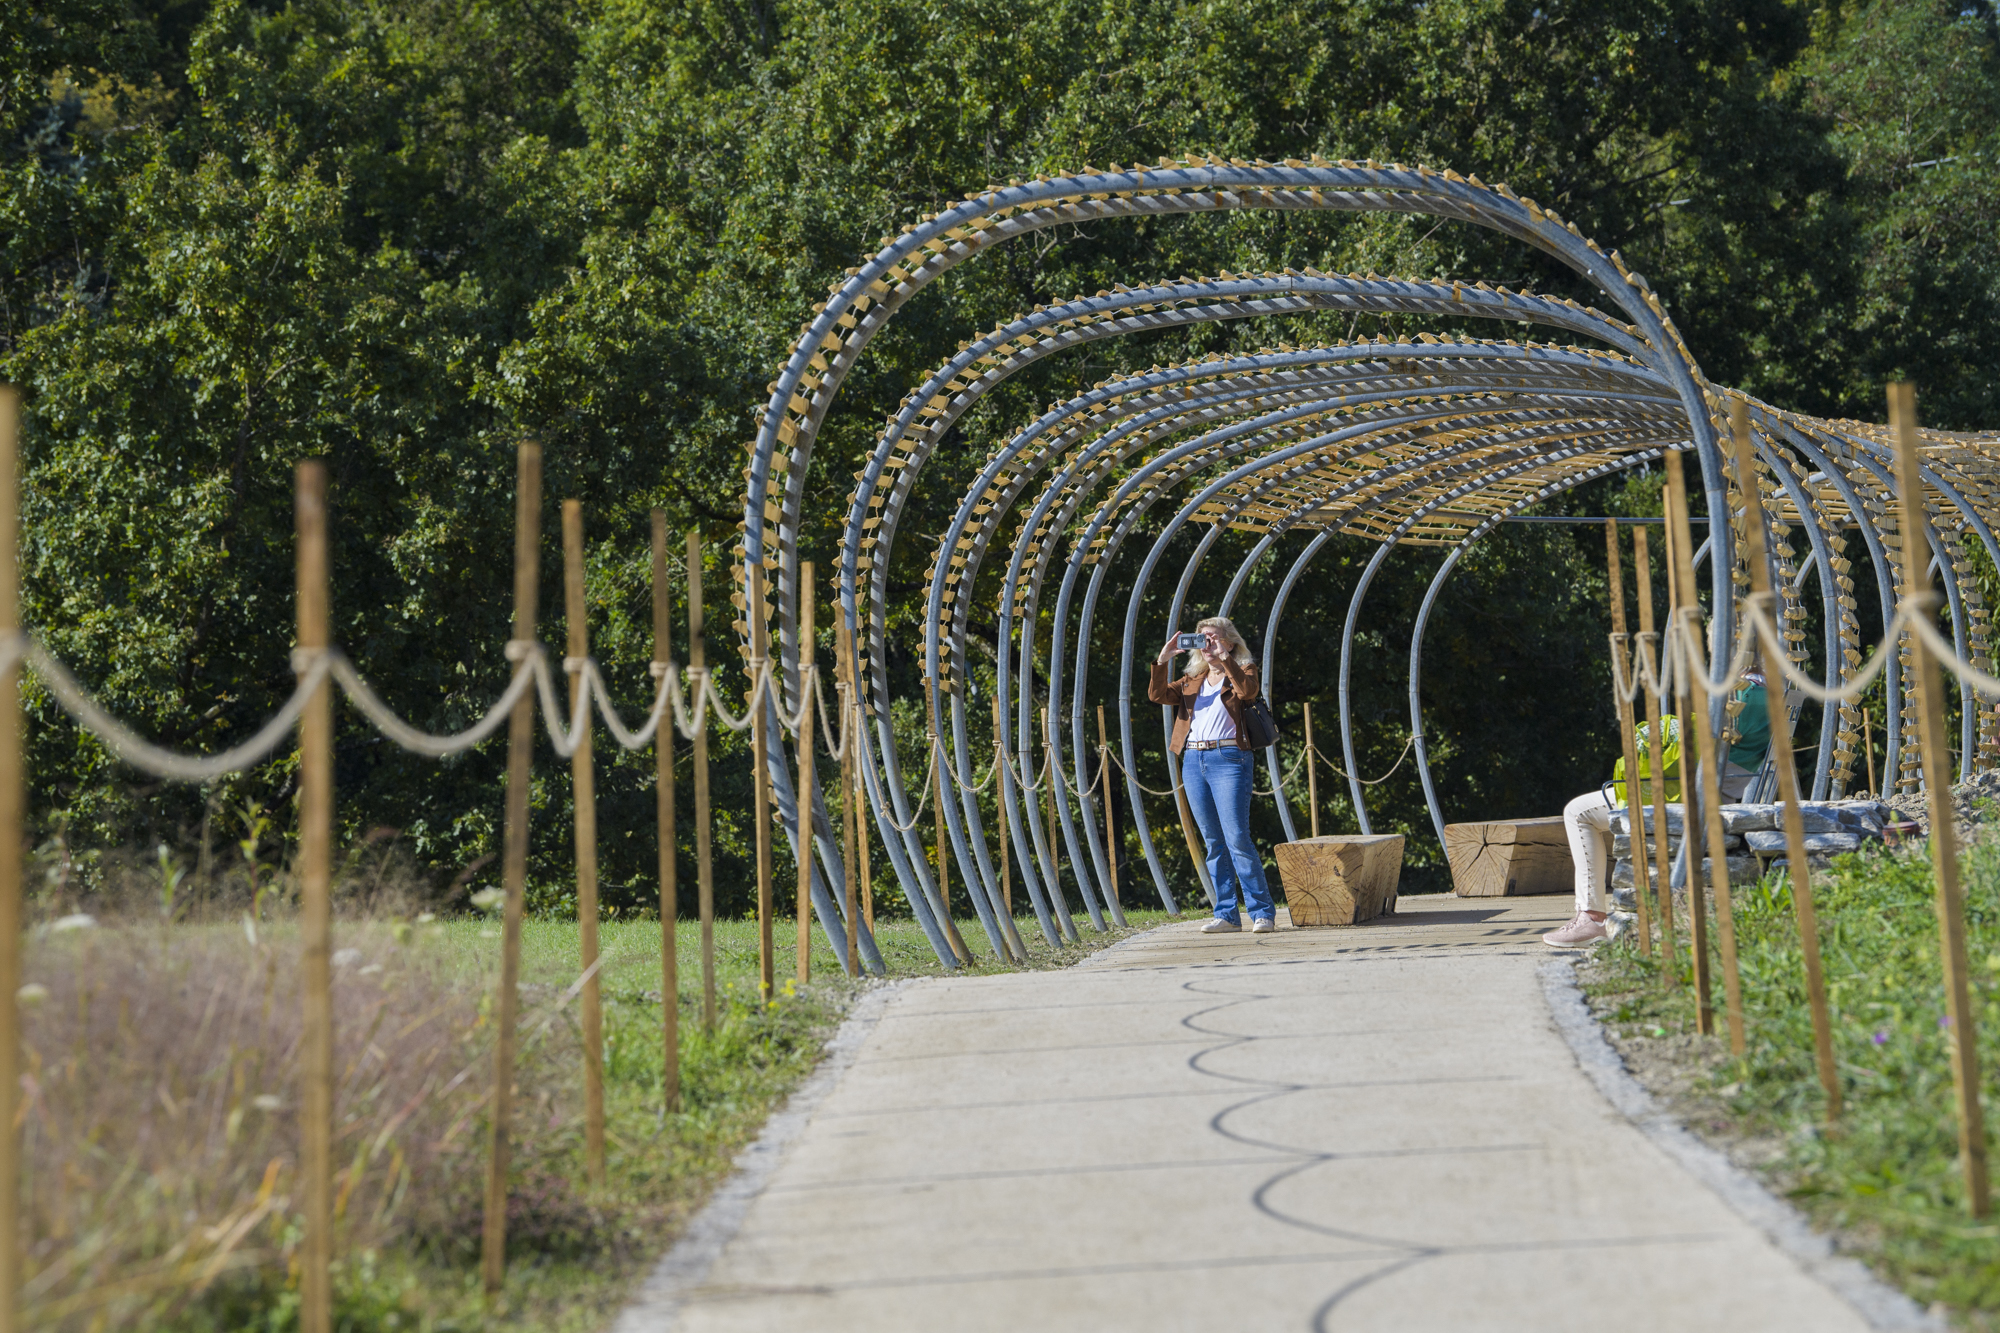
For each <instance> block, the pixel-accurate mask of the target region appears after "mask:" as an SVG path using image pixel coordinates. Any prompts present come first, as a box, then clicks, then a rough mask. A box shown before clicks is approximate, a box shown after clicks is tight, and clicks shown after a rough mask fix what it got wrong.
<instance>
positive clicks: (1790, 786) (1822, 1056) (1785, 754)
mask: <svg viewBox="0 0 2000 1333" xmlns="http://www.w3.org/2000/svg"><path fill="white" fill-rule="evenodd" d="M1729 426H1730V433H1731V434H1732V435H1734V436H1735V437H1736V478H1737V480H1738V481H1739V482H1740V483H1741V484H1742V487H1743V507H1744V511H1745V512H1744V519H1745V522H1744V525H1743V526H1744V538H1743V545H1744V552H1743V556H1744V559H1745V561H1746V562H1747V563H1748V564H1749V566H1750V598H1751V601H1752V603H1753V604H1754V605H1755V606H1756V607H1757V609H1759V610H1760V611H1762V612H1763V613H1764V614H1765V615H1767V616H1770V617H1772V622H1771V623H1772V624H1773V625H1776V624H1777V623H1778V621H1777V619H1776V611H1777V603H1776V599H1775V598H1773V597H1772V595H1771V567H1770V565H1769V563H1768V562H1767V558H1766V556H1765V553H1764V496H1763V491H1762V488H1761V487H1759V486H1758V484H1757V472H1756V466H1757V452H1756V447H1755V446H1754V445H1753V444H1752V443H1751V440H1750V412H1749V407H1748V405H1747V404H1746V403H1745V402H1744V401H1743V400H1742V399H1741V398H1732V399H1730V403H1729ZM1758 637H1759V639H1760V645H1759V646H1760V647H1761V648H1762V650H1763V657H1764V697H1765V698H1766V699H1767V700H1768V699H1772V698H1775V699H1776V703H1775V704H1774V705H1772V706H1771V710H1770V712H1771V766H1772V767H1773V768H1774V769H1776V770H1777V774H1778V800H1779V802H1780V803H1781V804H1780V806H1779V809H1780V810H1781V811H1783V814H1784V820H1785V853H1786V855H1785V859H1786V861H1787V862H1788V863H1789V864H1790V866H1791V871H1792V908H1793V911H1794V912H1795V913H1796V915H1797V916H1798V922H1799V948H1800V951H1801V952H1802V953H1803V954H1804V955H1805V965H1806V1002H1807V1004H1808V1005H1809V1006H1810V1007H1811V1009H1812V1023H1813V1057H1814V1059H1815V1060H1816V1061H1817V1062H1818V1065H1819V1085H1820V1087H1822V1088H1824V1089H1825V1090H1826V1118H1827V1120H1828V1121H1829V1122H1831V1121H1835V1120H1838V1119H1840V1074H1839V1072H1838V1071H1837V1070H1836V1069H1835V1068H1834V1064H1833V1017H1832V1014H1831V1013H1830V1012H1829V1010H1828V1008H1827V1003H1826V974H1825V973H1824V972H1823V971H1822V970H1821V968H1820V961H1819V916H1818V914H1817V913H1816V912H1815V911H1814V910H1813V891H1812V871H1811V869H1810V868H1809V867H1808V866H1807V864H1806V819H1805V812H1804V811H1803V810H1801V809H1800V808H1799V771H1798V769H1797V767H1796V766H1795V765H1794V764H1793V762H1792V729H1791V728H1790V727H1788V726H1786V725H1784V721H1783V719H1784V708H1785V676H1784V665H1785V656H1784V645H1783V643H1782V642H1781V641H1777V640H1773V639H1770V638H1767V637H1764V636H1763V635H1759V636H1758ZM1774 687H1775V688H1776V690H1777V694H1776V695H1775V696H1773V695H1772V694H1771V690H1772V689H1773V688H1774Z"/></svg>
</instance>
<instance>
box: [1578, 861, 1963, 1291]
mask: <svg viewBox="0 0 2000 1333" xmlns="http://www.w3.org/2000/svg"><path fill="white" fill-rule="evenodd" d="M1961 873H1962V879H1963V883H1964V886H1965V891H1966V901H1967V909H1966V924H1967V932H1968V938H1969V942H1970V953H1971V960H1972V968H1971V972H1972V978H1971V980H1972V992H1973V1009H1974V1013H1975V1020H1976V1023H1977V1025H1978V1037H1979V1042H1978V1044H1979V1051H1980V1061H1981V1069H1982V1078H1981V1085H1982V1087H1981V1091H1982V1094H1983V1100H1984V1102H1985V1105H1986V1106H1987V1108H1988V1110H1987V1116H1988V1127H1989V1129H1991V1128H1992V1125H1993V1117H1994V1115H1995V1114H1996V1113H2000V1097H1996V1093H2000V842H1996V841H1995V840H1994V839H1988V841H1987V842H1986V843H1984V844H1981V845H1975V846H1974V847H1973V848H1971V849H1969V850H1968V852H1967V853H1966V854H1965V856H1964V857H1963V859H1962V861H1961ZM1813 885H1814V896H1815V901H1816V903H1817V906H1818V911H1819V921H1820V931H1821V948H1822V953H1823V956H1824V959H1825V967H1826V975H1827V984H1828V989H1829V993H1830V997H1831V1003H1832V1011H1833V1016H1834V1049H1835V1060H1836V1066H1837V1068H1838V1070H1839V1074H1840V1080H1841V1084H1842V1088H1843V1092H1842V1096H1843V1099H1844V1101H1845V1103H1846V1108H1845V1113H1844V1114H1843V1116H1842V1118H1841V1120H1840V1122H1839V1123H1838V1124H1837V1125H1835V1126H1832V1127H1828V1126H1827V1125H1826V1124H1825V1123H1824V1121H1825V1102H1824V1097H1823V1095H1822V1093H1821V1090H1820V1085H1819V1080H1818V1075H1817V1072H1816V1067H1815V1064H1814V1060H1813V1039H1812V1019H1811V1014H1810V1011H1809V1009H1808V1007H1807V1003H1806V991H1805V976H1804V965H1803V956H1802V953H1801V951H1800V947H1799V936H1798V932H1797V927H1796V918H1795V917H1794V915H1793V908H1792V898H1791V888H1790V882H1789V880H1788V879H1786V878H1785V877H1784V876H1783V875H1782V874H1774V875H1771V876H1767V877H1766V879H1765V880H1764V881H1763V882H1762V883H1761V884H1758V885H1755V886H1749V887H1741V888H1739V889H1738V891H1737V903H1736V930H1737V950H1738V958H1739V966H1740V972H1741V977H1742V988H1743V997H1744V1017H1745V1027H1746V1037H1747V1046H1748V1049H1747V1051H1746V1053H1745V1055H1744V1057H1743V1058H1742V1060H1740V1061H1735V1060H1724V1061H1722V1062H1721V1063H1720V1064H1719V1065H1717V1066H1716V1069H1715V1072H1713V1073H1710V1074H1709V1075H1707V1076H1706V1091H1707V1093H1708V1094H1709V1095H1710V1096H1711V1097H1713V1098H1715V1099H1716V1101H1717V1102H1718V1103H1719V1104H1720V1105H1721V1106H1722V1107H1723V1108H1724V1112H1723V1114H1724V1116H1725V1118H1726V1121H1727V1122H1731V1123H1727V1124H1726V1127H1727V1128H1729V1129H1731V1130H1733V1131H1735V1132H1737V1133H1742V1134H1751V1135H1759V1136H1764V1137H1766V1138H1767V1139H1768V1140H1770V1141H1773V1142H1775V1143H1777V1144H1780V1145H1782V1146H1781V1147H1780V1148H1779V1149H1778V1151H1777V1153H1776V1157H1775V1160H1774V1162H1773V1163H1772V1165H1771V1167H1770V1171H1771V1173H1772V1175H1773V1177H1774V1183H1776V1184H1777V1185H1778V1186H1780V1187H1781V1188H1782V1189H1783V1190H1784V1191H1785V1192H1786V1193H1788V1194H1789V1195H1790V1197H1791V1198H1792V1199H1793V1200H1794V1201H1795V1202H1796V1203H1797V1204H1798V1205H1799V1206H1800V1207H1801V1208H1802V1209H1804V1210H1805V1211H1806V1213H1807V1214H1808V1215H1809V1216H1810V1217H1811V1218H1812V1220H1813V1221H1814V1223H1815V1225H1817V1226H1819V1227H1821V1228H1822V1229H1828V1230H1833V1231H1836V1232H1838V1233H1839V1235H1840V1237H1841V1240H1842V1243H1843V1245H1844V1246H1845V1247H1847V1248H1849V1249H1851V1250H1853V1251H1855V1252H1856V1253H1858V1254H1860V1255H1861V1256H1862V1257H1863V1258H1865V1259H1866V1260H1867V1261H1868V1262H1869V1263H1870V1264H1871V1265H1872V1266H1873V1267H1875V1268H1876V1270H1877V1271H1878V1272H1880V1273H1881V1274H1882V1275H1883V1276H1884V1277H1886V1278H1888V1279H1889V1280H1891V1281H1893V1282H1895V1283H1896V1284H1897V1285H1899V1286H1901V1287H1902V1288H1903V1289H1904V1290H1906V1291H1908V1292H1909V1293H1910V1294H1911V1295H1912V1296H1913V1297H1915V1298H1916V1299H1917V1300H1918V1301H1920V1302H1923V1303H1925V1304H1929V1303H1931V1302H1938V1301H1941V1302H1943V1303H1944V1304H1945V1305H1946V1306H1948V1307H1950V1308H1952V1309H1953V1310H1954V1311H1956V1312H1958V1313H1959V1315H1960V1317H1961V1318H1962V1319H1963V1320H1964V1321H1965V1322H1967V1323H1968V1324H1969V1325H1970V1326H1972V1327H1976V1328H1982V1329H1990V1328H2000V1225H1996V1224H1995V1223H1994V1222H1993V1221H1992V1220H1991V1219H1987V1220H1974V1219H1973V1218H1971V1217H1970V1216H1969V1215H1968V1212H1967V1208H1966V1198H1965V1193H1964V1187H1963V1181H1962V1175H1961V1169H1960V1163H1959V1155H1958V1141H1957V1133H1958V1131H1957V1118H1956V1110H1955V1107H1956V1099H1955V1094H1954V1092H1953V1086H1952V1076H1951V1065H1950V1046H1949V1041H1950V1033H1949V1029H1948V1027H1947V1024H1946V1019H1945V997H1944V984H1943V977H1942V972H1941V970H1940V949H1939V937H1938V919H1937V915H1936V910H1935V906H1934V903H1935V890H1934V882H1933V879H1932V867H1931V864H1930V861H1929V858H1928V853H1927V851H1926V850H1925V849H1917V850H1913V851H1908V852H1886V851H1876V852H1869V853H1865V854H1863V855H1859V856H1847V857H1842V858H1839V859H1838V860H1837V861H1836V862H1835V864H1834V866H1833V867H1832V868H1831V869H1830V870H1827V871H1819V872H1815V873H1814V876H1813ZM1686 939H1687V935H1686V930H1685V923H1683V928H1682V931H1681V940H1682V941H1683V949H1685V941H1686ZM1600 953H1601V956H1602V962H1601V963H1600V965H1599V966H1598V967H1596V968H1594V969H1590V970H1589V971H1590V976H1589V978H1588V979H1587V981H1586V989H1587V990H1588V991H1590V992H1591V994H1592V997H1593V1001H1594V1002H1595V1004H1596V1005H1597V1007H1598V1009H1599V1011H1600V1012H1601V1013H1602V1014H1603V1015H1604V1016H1605V1017H1606V1018H1607V1019H1608V1020H1609V1021H1610V1022H1612V1023H1613V1024H1615V1025H1617V1026H1618V1027H1619V1028H1620V1029H1621V1030H1622V1032H1623V1034H1624V1035H1626V1036H1628V1037H1638V1038H1640V1039H1644V1038H1645V1037H1649V1036H1655V1035H1673V1036H1678V1035H1680V1034H1685V1033H1688V1032H1691V1031H1692V1030H1693V1028H1694V1011H1693V992H1692V985H1691V979H1690V976H1689V974H1688V973H1689V969H1686V968H1684V969H1683V975H1682V984H1681V986H1680V987H1679V988H1678V989H1676V990H1672V991H1668V990H1666V989H1664V988H1663V987H1662V986H1661V985H1660V983H1659V979H1658V970H1657V963H1655V962H1652V961H1649V960H1645V959H1642V958H1640V957H1639V956H1638V953H1637V949H1636V946H1635V945H1634V944H1633V943H1632V942H1631V937H1630V936H1627V937H1626V939H1625V940H1624V941H1621V942H1620V943H1619V944H1618V945H1617V946H1614V947H1612V948H1610V949H1606V950H1602V951H1600ZM1714 976H1715V1003H1716V1006H1717V1023H1718V1027H1719V1028H1722V1029H1723V1030H1724V1031H1726V1027H1723V1019H1722V1013H1721V1009H1722V1003H1723V1000H1722V983H1721V974H1720V971H1719V966H1718V968H1717V970H1716V971H1715V973H1714ZM1991 1139H1992V1136H1991V1134H1990V1133H1989V1135H1988V1141H1989V1142H1988V1152H1989V1154H1991V1153H1992V1151H1993V1148H1992V1142H1991Z"/></svg>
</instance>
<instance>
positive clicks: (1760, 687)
mask: <svg viewBox="0 0 2000 1333" xmlns="http://www.w3.org/2000/svg"><path fill="white" fill-rule="evenodd" d="M1743 682H1744V684H1743V688H1742V689H1740V690H1738V691H1737V692H1736V693H1735V694H1734V695H1732V696H1731V698H1732V699H1740V700H1742V701H1743V709H1742V711H1741V712H1739V713H1738V714H1737V715H1736V724H1735V725H1736V731H1737V739H1736V742H1735V743H1734V744H1733V745H1731V746H1730V747H1729V750H1728V753H1727V754H1726V755H1724V757H1723V762H1722V775H1721V777H1722V780H1721V788H1722V799H1723V802H1724V803H1725V804H1728V803H1730V802H1733V801H1739V800H1741V799H1743V794H1744V793H1745V792H1747V791H1748V790H1749V789H1750V783H1751V782H1752V780H1754V779H1755V778H1756V776H1757V769H1758V768H1759V767H1760V766H1762V764H1763V762H1764V752H1765V751H1766V750H1768V749H1769V748H1770V746H1771V710H1770V705H1769V704H1768V703H1767V702H1766V699H1765V695H1764V674H1763V673H1762V672H1761V671H1756V670H1750V671H1746V672H1744V673H1743ZM1617 808H1618V806H1617V804H1614V802H1613V798H1612V796H1611V794H1610V793H1609V792H1607V791H1605V790H1603V789H1599V790H1597V791H1593V792H1585V793H1584V794H1583V795H1582V796H1579V797H1577V798H1576V799H1575V800H1573V801H1571V802H1570V803H1569V804H1568V805H1566V806H1564V807H1563V831H1564V832H1566V833H1568V834H1569V856H1570V861H1571V862H1572V863H1573V864H1574V865H1575V867H1576V915H1575V916H1574V917H1572V918H1570V922H1569V924H1568V925H1566V926H1564V927H1562V928H1561V929H1559V930H1552V931H1550V932H1549V933H1548V934H1546V935H1544V936H1542V943H1544V944H1546V945H1548V946H1550V947H1551V948H1555V949H1580V948H1587V947H1588V946H1590V945H1593V944H1596V943H1597V942H1598V941H1600V940H1609V939H1616V938H1617V936H1618V932H1619V931H1620V930H1621V929H1622V928H1623V927H1622V923H1621V922H1619V921H1615V920H1613V921H1607V920H1606V918H1607V917H1609V916H1610V906H1609V903H1608V901H1607V900H1606V898H1605V885H1606V881H1607V879H1608V878H1609V876H1608V875H1607V874H1606V868H1607V865H1608V862H1609V857H1608V855H1607V852H1608V849H1607V848H1606V846H1605V840H1606V839H1608V838H1609V837H1610V836H1611V812H1612V811H1613V810H1615V809H1617ZM1637 827H1639V825H1638V824H1637V823H1636V822H1635V823H1634V828H1637ZM1725 873H1727V872H1725ZM1628 919H1629V918H1628Z"/></svg>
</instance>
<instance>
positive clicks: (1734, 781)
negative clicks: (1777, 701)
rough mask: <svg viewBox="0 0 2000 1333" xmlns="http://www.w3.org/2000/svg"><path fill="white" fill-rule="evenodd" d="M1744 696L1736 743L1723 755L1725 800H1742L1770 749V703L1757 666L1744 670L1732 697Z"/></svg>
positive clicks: (1737, 724)
mask: <svg viewBox="0 0 2000 1333" xmlns="http://www.w3.org/2000/svg"><path fill="white" fill-rule="evenodd" d="M1729 697H1730V699H1731V700H1736V699H1741V700H1742V701H1743V711H1742V712H1740V713H1738V714H1737V715H1736V743H1735V744H1734V745H1731V746H1730V747H1729V753H1728V754H1727V755H1725V756H1724V758H1723V765H1722V799H1723V801H1724V802H1729V801H1740V800H1742V799H1743V793H1744V792H1746V791H1748V790H1749V789H1750V781H1751V779H1752V778H1755V777H1756V776H1757V770H1758V769H1759V768H1762V767H1763V765H1764V753H1765V751H1767V750H1769V749H1770V748H1771V705H1770V702H1769V700H1768V699H1766V697H1765V695H1764V673H1763V672H1761V671H1758V670H1755V669H1754V668H1753V669H1751V670H1749V671H1746V672H1744V673H1743V688H1742V689H1740V690H1738V691H1736V693H1734V694H1732V695H1730V696H1729Z"/></svg>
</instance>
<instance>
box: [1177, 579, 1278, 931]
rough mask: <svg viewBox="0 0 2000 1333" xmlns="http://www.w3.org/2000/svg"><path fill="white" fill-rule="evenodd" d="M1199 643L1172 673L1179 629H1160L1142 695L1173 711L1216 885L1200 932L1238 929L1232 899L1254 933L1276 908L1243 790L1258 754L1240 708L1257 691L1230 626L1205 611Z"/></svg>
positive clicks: (1272, 920) (1253, 669) (1270, 921)
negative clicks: (1211, 911)
mask: <svg viewBox="0 0 2000 1333" xmlns="http://www.w3.org/2000/svg"><path fill="white" fill-rule="evenodd" d="M1195 630H1196V631H1197V632H1198V633H1199V634H1200V635H1201V640H1202V641H1201V647H1200V648H1199V649H1197V650H1194V651H1191V652H1190V653H1189V656H1188V664H1187V669H1186V670H1185V671H1183V672H1182V673H1181V675H1180V676H1179V677H1178V678H1176V677H1175V676H1174V674H1173V660H1174V654H1175V653H1177V652H1180V651H1183V649H1182V648H1181V646H1180V640H1181V634H1180V632H1179V631H1175V632H1174V633H1172V634H1169V635H1168V636H1167V643H1166V646H1165V647H1164V648H1162V649H1160V655H1159V657H1158V658H1156V659H1155V660H1154V662H1153V679H1152V683H1151V684H1150V685H1149V686H1148V687H1147V689H1146V695H1147V697H1148V698H1150V699H1151V700H1152V701H1153V702H1154V703H1156V704H1165V705H1167V706H1168V707H1169V708H1172V709H1173V710H1174V735H1173V739H1172V740H1171V741H1170V742H1168V748H1170V749H1171V750H1172V751H1173V752H1174V753H1175V754H1176V755H1179V756H1180V761H1181V788H1182V790H1184V791H1185V792H1186V793H1187V802H1188V808H1189V809H1190V810H1192V811H1193V812H1194V822H1195V826H1196V827H1197V828H1199V829H1200V830H1201V841H1202V844H1203V848H1204V850H1205V852H1206V860H1207V861H1208V879H1209V883H1211V884H1213V885H1214V886H1215V919H1214V920H1213V921H1210V922H1209V923H1208V924H1207V925H1205V926H1203V927H1202V931H1203V933H1205V934H1211V935H1213V934H1219V933H1221V932H1223V931H1231V930H1241V929H1242V928H1243V927H1242V925H1241V924H1240V923H1239V922H1238V921H1237V919H1236V913H1237V898H1238V896H1239V890H1240V896H1241V897H1242V898H1243V900H1244V902H1245V904H1246V905H1247V906H1248V907H1249V909H1250V930H1251V933H1252V934H1257V935H1261V934H1264V933H1266V932H1268V931H1272V930H1275V929H1277V915H1278V909H1277V907H1276V906H1275V905H1273V904H1272V902H1271V890H1270V889H1269V888H1268V887H1267V886H1266V885H1265V883H1264V861H1263V858H1262V857H1260V856H1258V854H1257V848H1256V845H1255V844H1254V843H1252V842H1251V841H1250V790H1251V787H1252V786H1253V784H1254V779H1255V773H1256V767H1257V759H1256V755H1255V754H1254V752H1252V750H1251V749H1250V743H1249V741H1248V740H1247V739H1245V734H1244V727H1243V718H1242V708H1243V705H1244V704H1246V703H1248V702H1250V701H1251V700H1252V699H1255V698H1256V697H1257V691H1258V688H1259V685H1258V680H1257V665H1256V662H1255V661H1254V660H1253V659H1252V658H1251V656H1250V649H1249V646H1248V645H1246V644H1245V643H1244V642H1243V636H1242V635H1241V634H1239V633H1237V632H1236V626H1234V625H1232V624H1230V623H1229V621H1227V620H1225V619H1224V618H1223V617H1221V616H1210V617H1209V618H1208V619H1206V620H1204V621H1202V622H1201V623H1200V624H1198V625H1196V626H1195Z"/></svg>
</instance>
